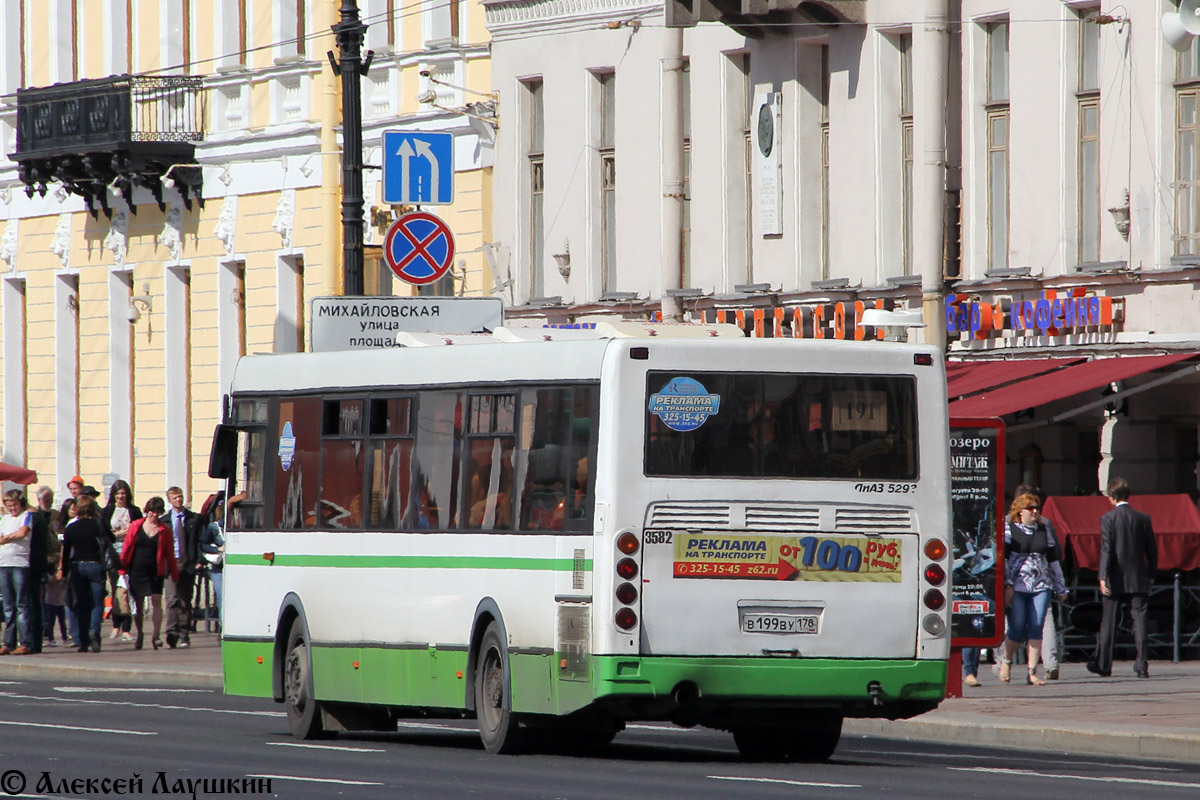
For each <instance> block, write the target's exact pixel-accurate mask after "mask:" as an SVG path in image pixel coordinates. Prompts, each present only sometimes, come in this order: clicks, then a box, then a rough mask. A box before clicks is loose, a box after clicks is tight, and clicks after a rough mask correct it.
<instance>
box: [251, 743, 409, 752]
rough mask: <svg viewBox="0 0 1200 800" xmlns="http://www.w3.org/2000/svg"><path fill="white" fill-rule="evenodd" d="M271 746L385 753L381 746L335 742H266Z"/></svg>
mask: <svg viewBox="0 0 1200 800" xmlns="http://www.w3.org/2000/svg"><path fill="white" fill-rule="evenodd" d="M266 744H269V745H271V746H272V747H305V748H308V749H310V750H341V751H344V752H346V753H386V752H387V751H386V750H384V749H383V748H382V747H339V746H338V745H336V744H302V743H300V742H267V743H266Z"/></svg>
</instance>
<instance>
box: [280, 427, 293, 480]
mask: <svg viewBox="0 0 1200 800" xmlns="http://www.w3.org/2000/svg"><path fill="white" fill-rule="evenodd" d="M295 457H296V436H295V434H293V433H292V423H291V422H290V421H288V422H285V423H283V430H282V431H280V433H279V465H280V466H281V467H283V471H284V472H287V471H288V470H289V469H291V468H292V459H293V458H295Z"/></svg>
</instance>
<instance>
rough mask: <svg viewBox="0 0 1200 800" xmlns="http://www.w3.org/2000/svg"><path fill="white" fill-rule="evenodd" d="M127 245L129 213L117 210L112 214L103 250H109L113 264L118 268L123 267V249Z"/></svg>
mask: <svg viewBox="0 0 1200 800" xmlns="http://www.w3.org/2000/svg"><path fill="white" fill-rule="evenodd" d="M128 243H129V212H128V211H125V210H124V209H118V210H116V211H114V212H113V218H112V224H111V225H109V226H108V234H106V235H105V237H104V249H105V250H111V251H112V254H113V263H114V264H116V265H117V266H118V267H121V266H124V265H125V248H126V246H127V245H128Z"/></svg>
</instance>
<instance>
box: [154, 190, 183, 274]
mask: <svg viewBox="0 0 1200 800" xmlns="http://www.w3.org/2000/svg"><path fill="white" fill-rule="evenodd" d="M158 243H159V244H161V245H162V246H163V247H165V248H167V251H168V252H170V254H171V260H172V261H174V262H175V263H179V255H180V253H181V252H182V251H183V209H182V208H180V207H179V206H177V205H175V204H174V203H172V204H171V205H170V207H168V208H167V218H166V220H165V221H164V222H163V229H162V233H160V234H159V235H158Z"/></svg>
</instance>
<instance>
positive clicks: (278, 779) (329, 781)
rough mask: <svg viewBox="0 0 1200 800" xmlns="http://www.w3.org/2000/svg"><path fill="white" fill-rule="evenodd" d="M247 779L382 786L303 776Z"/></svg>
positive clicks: (260, 776)
mask: <svg viewBox="0 0 1200 800" xmlns="http://www.w3.org/2000/svg"><path fill="white" fill-rule="evenodd" d="M246 777H247V778H266V779H268V780H272V781H304V782H306V783H337V784H340V785H342V786H383V784H382V783H377V782H375V781H344V780H339V779H337V778H308V777H305V776H303V775H247V776H246Z"/></svg>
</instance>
